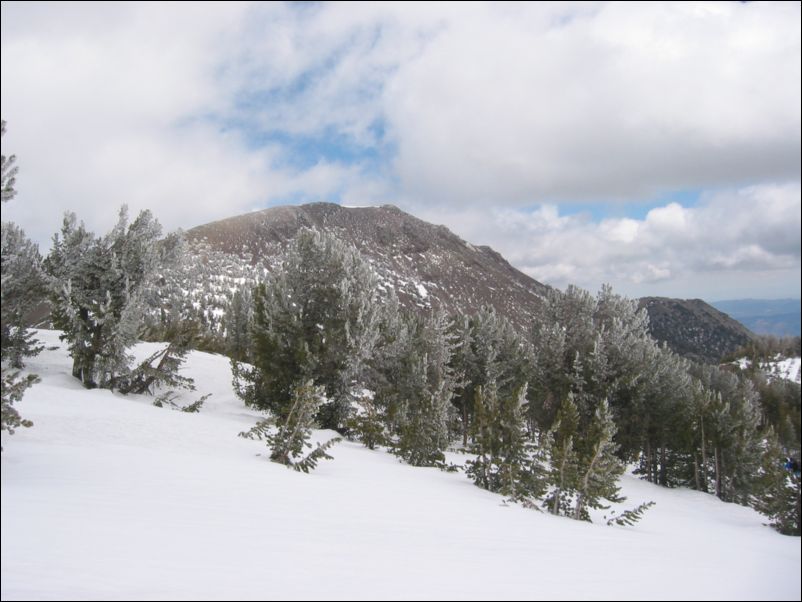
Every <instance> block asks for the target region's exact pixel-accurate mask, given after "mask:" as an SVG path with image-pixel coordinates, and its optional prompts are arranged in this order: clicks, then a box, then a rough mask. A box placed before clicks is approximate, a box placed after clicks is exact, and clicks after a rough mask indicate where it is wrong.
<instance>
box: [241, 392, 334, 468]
mask: <svg viewBox="0 0 802 602" xmlns="http://www.w3.org/2000/svg"><path fill="white" fill-rule="evenodd" d="M324 399H325V397H324V393H323V388H322V387H315V386H314V384H313V383H312V381H311V380H308V381H306V382H305V383H300V384H298V385H296V386H295V387H293V390H292V402H291V404H290V407H289V411H288V412H287V415H286V416H285V417H284V418H282V419H281V420H279V421H278V425H277V426H278V428H277V430H271V428H270V424H271V423H272V422H273V420H272V419H270V418H268V419H266V420H261V421H259V422H258V423H257V424H256V426H254V427H253V428H251V429H250V430H249V431H246V432H242V433H240V434H239V435H240V437H244V438H246V439H264V440H265V441H266V442H267V445H268V446H269V447H270V459H271V460H272V461H273V462H277V463H279V464H284V465H285V466H287V467H290V468H293V469H295V470H297V471H299V472H307V473H308V472H309V471H310V470H312V469H314V468H315V467H316V466H317V463H318V462H319V461H320V460H331V459H332V457H331V456H330V455H328V454H327V453H326V451H327V450H328V449H329V448H330V447H331V446H332V445H334V444H335V443H338V442H339V441H341V439H340V438H339V437H335V438H333V439H329V440H328V441H327V442H326V443H319V444H318V445H317V447H316V448H315V449H314V450H312V452H311V453H309V454H307V455H306V456H304V448H311V447H312V444H311V443H310V441H309V439H310V438H311V436H312V426H313V425H314V421H315V415H316V414H317V411H318V408H319V407H320V405H321V403H323V401H324Z"/></svg>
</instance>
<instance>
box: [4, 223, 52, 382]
mask: <svg viewBox="0 0 802 602" xmlns="http://www.w3.org/2000/svg"><path fill="white" fill-rule="evenodd" d="M1 236H2V240H1V241H0V273H1V274H2V287H1V288H0V296H1V297H2V304H1V305H0V315H1V316H2V320H1V321H2V358H3V360H4V361H8V363H9V365H10V366H11V367H12V368H15V369H19V368H22V366H23V358H24V357H30V356H33V355H36V354H37V353H38V352H39V351H41V349H42V348H41V347H37V346H36V341H34V340H33V335H32V334H31V333H30V332H29V331H28V328H27V325H26V322H25V317H26V315H27V314H28V313H29V312H30V310H31V308H33V307H35V306H36V305H37V304H38V303H40V302H41V301H43V300H44V296H45V280H44V275H43V273H42V265H41V264H42V258H41V256H40V255H39V249H38V247H37V246H36V245H35V244H34V243H32V242H31V241H30V240H29V239H28V238H27V237H26V236H25V233H24V232H23V231H22V230H21V229H20V228H19V227H17V225H16V224H13V223H11V222H3V224H2V234H1Z"/></svg>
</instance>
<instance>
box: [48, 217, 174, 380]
mask: <svg viewBox="0 0 802 602" xmlns="http://www.w3.org/2000/svg"><path fill="white" fill-rule="evenodd" d="M160 234H161V227H160V226H159V223H158V222H157V221H156V220H155V219H154V218H153V216H152V214H151V213H150V212H149V211H143V212H141V213H140V214H139V216H138V217H137V219H136V220H134V222H133V223H131V224H130V225H129V224H128V217H127V210H126V208H125V207H123V209H122V210H121V211H120V217H119V220H118V222H117V224H116V226H115V227H114V229H113V230H112V231H111V232H110V233H108V234H107V235H105V236H103V237H96V236H94V235H93V234H91V233H90V232H88V231H87V230H86V228H85V227H84V225H83V224H80V225H79V224H78V223H77V218H76V217H75V215H74V214H67V215H66V216H65V218H64V222H63V225H62V229H61V235H60V236H59V235H58V234H57V235H56V236H55V237H54V240H53V249H52V251H51V253H50V255H49V256H48V258H47V260H46V267H47V272H48V275H49V276H50V279H51V304H52V308H53V314H52V315H53V323H54V324H55V325H56V327H58V328H60V329H61V330H63V331H64V334H63V335H62V336H63V339H64V340H66V341H67V342H68V344H69V350H70V354H71V355H72V358H73V376H75V377H76V378H78V379H80V380H81V382H82V383H83V384H84V386H85V387H87V388H93V387H102V388H114V387H115V382H116V381H117V380H118V379H119V378H120V377H125V376H126V375H127V373H128V370H129V364H130V361H131V358H130V356H129V355H128V354H127V353H126V349H127V348H128V347H130V346H131V345H132V344H133V343H134V342H135V341H136V337H137V334H138V333H139V331H140V328H141V327H142V318H143V315H144V312H145V306H144V297H145V289H146V287H147V286H148V285H149V283H150V280H151V279H152V277H153V276H154V274H155V268H156V266H157V262H158V255H157V244H156V243H157V241H158V239H159V236H160Z"/></svg>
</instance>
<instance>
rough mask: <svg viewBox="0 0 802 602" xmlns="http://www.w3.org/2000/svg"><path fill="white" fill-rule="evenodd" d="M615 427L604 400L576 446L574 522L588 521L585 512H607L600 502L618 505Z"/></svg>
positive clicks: (621, 467)
mask: <svg viewBox="0 0 802 602" xmlns="http://www.w3.org/2000/svg"><path fill="white" fill-rule="evenodd" d="M615 432H616V427H615V422H614V421H613V417H612V414H611V413H610V406H609V404H608V403H607V400H606V399H603V400H602V401H601V402H599V404H598V406H597V407H596V412H595V413H594V416H593V420H592V421H591V423H590V426H589V428H588V430H587V433H586V434H585V435H584V436H583V437H582V440H581V444H580V445H579V450H580V458H579V474H578V479H577V495H576V501H575V505H574V518H575V519H577V520H590V517H589V515H588V513H587V509H588V508H607V507H608V506H605V505H604V504H603V500H606V501H609V502H621V501H623V498H621V497H620V496H619V494H618V492H619V490H620V488H619V487H618V479H619V478H620V477H621V475H622V474H623V473H624V464H623V463H622V462H621V461H620V460H619V459H618V458H617V457H616V456H615V452H616V449H617V447H618V446H617V445H616V444H615V443H614V442H613V437H614V436H615Z"/></svg>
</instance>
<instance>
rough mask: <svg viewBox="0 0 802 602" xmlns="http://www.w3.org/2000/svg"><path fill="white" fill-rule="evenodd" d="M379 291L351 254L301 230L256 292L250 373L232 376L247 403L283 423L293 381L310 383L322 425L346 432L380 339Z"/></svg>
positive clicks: (364, 266)
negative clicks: (318, 393)
mask: <svg viewBox="0 0 802 602" xmlns="http://www.w3.org/2000/svg"><path fill="white" fill-rule="evenodd" d="M376 290H377V288H376V278H375V275H374V274H373V271H372V269H371V267H370V265H369V264H368V263H367V262H366V261H365V260H364V259H363V258H362V257H361V256H360V255H359V253H358V252H357V251H356V249H354V248H353V247H349V246H348V245H346V244H344V243H342V242H341V241H339V240H338V239H336V238H335V237H333V236H329V235H325V234H321V233H320V232H318V231H315V230H302V231H301V232H300V233H299V234H298V235H297V237H296V238H295V239H294V240H293V242H292V244H291V246H290V248H289V249H288V251H287V254H286V255H285V258H284V263H283V264H282V265H281V267H280V268H278V269H276V271H275V272H274V273H273V274H271V276H270V278H269V280H268V281H267V282H266V283H265V284H263V285H260V286H259V287H257V289H256V291H255V293H254V314H253V326H252V329H251V335H252V339H253V345H252V347H253V366H254V368H253V370H244V369H238V370H237V373H238V374H240V375H241V376H242V378H243V379H244V381H245V382H244V384H241V385H240V387H239V388H240V390H241V392H242V393H243V395H244V397H245V398H246V399H247V400H249V401H250V402H251V403H253V404H254V405H256V406H257V407H260V408H264V409H269V410H271V411H272V412H274V413H275V414H276V415H277V416H279V417H280V418H284V417H286V416H287V414H288V412H289V409H290V406H291V396H292V390H293V387H294V386H295V384H294V383H296V382H299V381H306V380H309V379H311V380H312V381H313V382H314V383H315V384H316V385H319V386H322V387H324V389H325V392H326V398H327V400H328V401H327V402H326V403H325V404H323V405H322V406H321V408H320V410H319V416H318V419H319V420H320V422H321V425H322V426H323V427H324V428H333V429H343V428H344V427H345V424H346V420H347V418H348V416H349V413H350V411H351V403H352V401H353V399H354V396H355V395H356V394H358V393H359V392H360V391H361V389H362V388H363V386H362V384H363V381H364V380H365V378H366V373H367V372H368V370H369V369H370V359H371V358H372V356H373V350H374V349H375V346H376V344H377V341H378V329H377V326H378V313H379V312H378V309H377V306H378V304H377V303H376V295H377V293H376Z"/></svg>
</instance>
